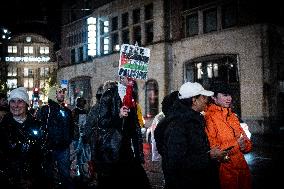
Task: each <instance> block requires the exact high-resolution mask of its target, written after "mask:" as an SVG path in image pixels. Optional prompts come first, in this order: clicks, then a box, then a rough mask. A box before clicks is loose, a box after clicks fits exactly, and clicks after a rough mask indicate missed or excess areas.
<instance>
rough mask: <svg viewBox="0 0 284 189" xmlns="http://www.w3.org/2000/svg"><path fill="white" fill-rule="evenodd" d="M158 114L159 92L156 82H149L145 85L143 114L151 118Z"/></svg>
mask: <svg viewBox="0 0 284 189" xmlns="http://www.w3.org/2000/svg"><path fill="white" fill-rule="evenodd" d="M158 112H159V90H158V82H157V81H156V80H149V81H147V83H146V90H145V113H146V116H147V117H149V118H151V117H154V116H155V115H157V114H158Z"/></svg>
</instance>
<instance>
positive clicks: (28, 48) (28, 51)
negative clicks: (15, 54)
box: [24, 46, 34, 54]
mask: <svg viewBox="0 0 284 189" xmlns="http://www.w3.org/2000/svg"><path fill="white" fill-rule="evenodd" d="M24 53H25V54H33V53H34V47H32V46H24Z"/></svg>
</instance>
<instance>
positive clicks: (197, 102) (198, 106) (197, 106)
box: [192, 95, 208, 112]
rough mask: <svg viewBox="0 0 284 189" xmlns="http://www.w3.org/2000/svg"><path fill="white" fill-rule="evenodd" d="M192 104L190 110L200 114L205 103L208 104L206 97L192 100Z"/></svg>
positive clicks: (201, 96)
mask: <svg viewBox="0 0 284 189" xmlns="http://www.w3.org/2000/svg"><path fill="white" fill-rule="evenodd" d="M192 100H193V103H192V109H194V110H195V111H197V112H202V111H204V109H205V107H206V105H207V103H208V97H207V96H203V95H200V96H198V97H197V98H195V97H194V98H193V99H192Z"/></svg>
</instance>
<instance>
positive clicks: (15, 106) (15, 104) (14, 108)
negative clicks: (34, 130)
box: [10, 98, 27, 116]
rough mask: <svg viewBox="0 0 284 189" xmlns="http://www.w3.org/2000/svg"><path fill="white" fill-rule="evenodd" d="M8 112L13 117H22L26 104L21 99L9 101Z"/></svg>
mask: <svg viewBox="0 0 284 189" xmlns="http://www.w3.org/2000/svg"><path fill="white" fill-rule="evenodd" d="M10 112H11V113H12V114H13V116H24V115H26V112H27V104H26V102H25V101H24V100H22V99H17V98H16V99H11V100H10Z"/></svg>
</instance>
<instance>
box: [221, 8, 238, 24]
mask: <svg viewBox="0 0 284 189" xmlns="http://www.w3.org/2000/svg"><path fill="white" fill-rule="evenodd" d="M236 7H237V5H236V4H235V3H230V4H225V5H223V6H222V28H223V29H225V28H229V27H232V26H235V25H236V24H237V8H236Z"/></svg>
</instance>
